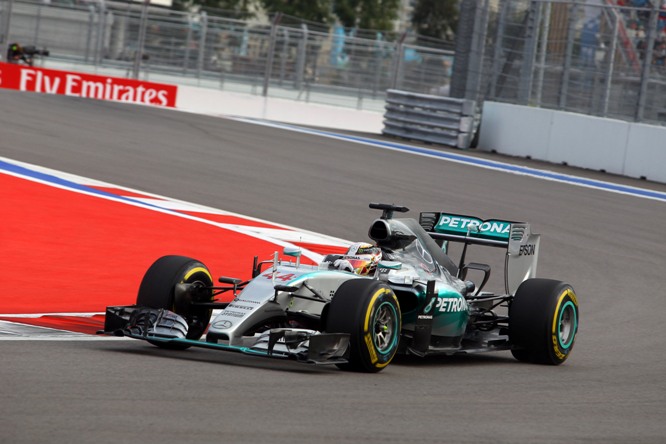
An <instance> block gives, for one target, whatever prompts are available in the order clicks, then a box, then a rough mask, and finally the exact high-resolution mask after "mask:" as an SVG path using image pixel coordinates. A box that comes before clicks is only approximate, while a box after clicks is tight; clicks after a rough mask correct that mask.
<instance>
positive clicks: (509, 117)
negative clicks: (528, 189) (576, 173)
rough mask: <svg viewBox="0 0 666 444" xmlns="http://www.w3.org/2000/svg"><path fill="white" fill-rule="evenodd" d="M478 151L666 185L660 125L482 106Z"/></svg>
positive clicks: (665, 138) (665, 142) (664, 131)
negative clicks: (603, 172) (526, 158)
mask: <svg viewBox="0 0 666 444" xmlns="http://www.w3.org/2000/svg"><path fill="white" fill-rule="evenodd" d="M478 149H479V150H481V151H494V152H497V153H500V154H505V155H509V156H520V157H528V158H531V159H536V160H544V161H546V162H551V163H556V164H566V165H570V166H575V167H580V168H588V169H591V170H596V171H605V172H608V173H611V174H620V175H623V176H627V177H634V178H643V179H647V180H651V181H655V182H662V183H666V168H664V165H666V128H665V127H663V126H657V125H645V124H641V123H636V122H625V121H622V120H613V119H604V118H600V117H594V116H586V115H583V114H577V113H570V112H566V111H557V110H548V109H543V108H534V107H530V106H521V105H511V104H508V103H499V102H490V101H485V102H484V103H483V123H482V124H481V127H480V130H479V146H478Z"/></svg>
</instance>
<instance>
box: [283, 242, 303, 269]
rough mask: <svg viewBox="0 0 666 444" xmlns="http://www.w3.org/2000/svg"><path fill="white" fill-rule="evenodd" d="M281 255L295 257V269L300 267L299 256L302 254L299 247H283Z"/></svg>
mask: <svg viewBox="0 0 666 444" xmlns="http://www.w3.org/2000/svg"><path fill="white" fill-rule="evenodd" d="M282 254H284V255H285V256H290V257H295V258H296V267H298V266H299V265H301V255H302V254H303V252H302V251H301V249H300V248H299V247H284V250H282Z"/></svg>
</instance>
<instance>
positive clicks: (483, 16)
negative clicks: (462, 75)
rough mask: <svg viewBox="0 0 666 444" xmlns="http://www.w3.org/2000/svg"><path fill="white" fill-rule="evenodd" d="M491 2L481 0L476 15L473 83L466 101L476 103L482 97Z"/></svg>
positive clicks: (470, 73)
mask: <svg viewBox="0 0 666 444" xmlns="http://www.w3.org/2000/svg"><path fill="white" fill-rule="evenodd" d="M488 2H489V0H480V1H479V2H478V4H477V9H476V11H475V14H474V17H475V18H474V35H473V37H472V47H471V49H470V63H469V70H468V75H469V77H470V79H471V81H468V82H467V88H466V91H465V99H469V100H474V101H476V100H477V99H478V98H479V97H480V93H481V83H482V80H483V59H484V57H485V48H486V35H487V33H488V19H489V15H490V7H489V3H488Z"/></svg>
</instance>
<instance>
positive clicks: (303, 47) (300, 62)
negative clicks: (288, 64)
mask: <svg viewBox="0 0 666 444" xmlns="http://www.w3.org/2000/svg"><path fill="white" fill-rule="evenodd" d="M301 31H302V33H301V38H300V39H299V40H298V54H296V72H295V73H294V89H296V90H298V91H300V90H301V88H302V86H303V78H304V77H305V59H306V56H307V48H308V26H307V25H306V24H305V23H301Z"/></svg>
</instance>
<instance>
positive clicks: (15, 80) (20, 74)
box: [0, 62, 178, 108]
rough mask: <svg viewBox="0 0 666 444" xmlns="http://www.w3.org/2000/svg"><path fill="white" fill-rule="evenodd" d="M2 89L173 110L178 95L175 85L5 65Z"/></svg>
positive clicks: (0, 67) (0, 71)
mask: <svg viewBox="0 0 666 444" xmlns="http://www.w3.org/2000/svg"><path fill="white" fill-rule="evenodd" d="M0 88H7V89H15V90H19V91H30V92H37V93H47V94H60V95H65V96H72V97H82V98H89V99H98V100H113V101H118V102H127V103H136V104H141V105H156V106H165V107H171V108H173V107H175V106H176V96H177V93H178V87H177V86H175V85H166V84H163V83H154V82H145V81H140V80H132V79H125V78H122V77H109V76H100V75H95V74H84V73H80V72H69V71H60V70H55V69H44V68H37V67H33V66H22V65H18V64H13V63H2V62H0Z"/></svg>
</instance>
